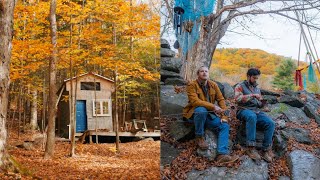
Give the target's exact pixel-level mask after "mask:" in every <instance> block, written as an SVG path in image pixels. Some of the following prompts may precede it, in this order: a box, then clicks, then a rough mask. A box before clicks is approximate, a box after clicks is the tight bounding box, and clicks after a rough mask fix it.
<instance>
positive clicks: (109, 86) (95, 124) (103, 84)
mask: <svg viewBox="0 0 320 180" xmlns="http://www.w3.org/2000/svg"><path fill="white" fill-rule="evenodd" d="M94 81H95V82H99V83H100V91H96V95H95V93H94V91H93V90H81V88H80V86H81V82H94ZM71 82H72V83H73V89H74V92H73V94H75V91H76V90H77V94H76V98H77V100H85V101H86V106H87V123H88V129H89V130H94V129H95V128H97V129H108V130H110V131H113V127H112V113H110V116H97V117H95V116H93V101H94V99H97V100H102V99H103V100H108V99H111V93H112V91H113V89H114V85H113V82H110V81H107V80H105V79H103V78H100V77H97V76H94V75H92V74H88V75H85V76H82V77H78V78H77V80H76V79H73V80H72V81H68V82H66V91H70V89H71ZM76 86H77V87H76ZM75 87H76V88H75ZM110 102H111V101H110ZM111 107H112V104H111Z"/></svg>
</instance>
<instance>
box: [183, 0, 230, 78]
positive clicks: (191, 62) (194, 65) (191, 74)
mask: <svg viewBox="0 0 320 180" xmlns="http://www.w3.org/2000/svg"><path fill="white" fill-rule="evenodd" d="M223 3H224V0H218V1H217V12H219V11H220V10H221V9H222V8H223ZM233 14H234V11H230V12H229V14H228V17H231V16H232V15H233ZM221 15H222V14H219V15H217V14H210V15H208V16H201V17H200V31H199V37H198V40H197V41H196V43H195V44H194V45H193V46H192V47H189V48H188V50H187V52H186V53H184V54H183V55H182V62H183V65H182V68H181V76H182V77H183V78H184V79H185V80H186V81H189V80H193V79H196V77H197V74H196V73H197V69H198V68H199V67H201V66H207V67H210V65H211V62H212V57H213V53H214V51H215V50H216V48H217V45H218V43H219V41H220V40H221V38H222V37H223V36H224V35H225V33H226V31H227V29H228V27H229V25H230V20H229V21H223V20H222V18H221ZM228 17H227V18H228ZM197 23H198V22H197ZM182 31H183V32H184V33H187V34H188V39H189V40H190V39H192V38H195V37H192V35H191V33H188V32H186V26H183V29H182Z"/></svg>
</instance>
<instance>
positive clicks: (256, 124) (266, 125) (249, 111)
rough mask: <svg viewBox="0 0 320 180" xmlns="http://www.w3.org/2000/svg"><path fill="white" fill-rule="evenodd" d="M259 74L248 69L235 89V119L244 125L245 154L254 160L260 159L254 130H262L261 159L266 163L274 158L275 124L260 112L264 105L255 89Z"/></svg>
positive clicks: (258, 91)
mask: <svg viewBox="0 0 320 180" xmlns="http://www.w3.org/2000/svg"><path fill="white" fill-rule="evenodd" d="M260 74H261V73H260V70H259V69H257V68H251V69H249V70H248V72H247V80H245V81H243V82H241V83H239V84H238V85H237V86H236V87H235V100H236V102H237V104H238V107H239V110H238V112H237V118H238V119H239V120H241V121H243V122H245V124H246V142H247V150H246V153H247V154H248V156H249V157H250V158H252V159H255V160H260V159H261V156H260V155H259V153H258V152H257V150H256V149H255V145H256V129H257V128H259V129H263V130H264V140H263V144H262V150H263V154H262V158H263V159H264V160H266V161H267V162H271V161H272V159H273V156H274V155H273V153H272V147H271V145H272V136H273V133H274V129H275V123H274V122H273V120H272V119H271V118H270V117H268V116H267V115H266V114H265V113H264V112H262V108H263V104H264V103H263V98H262V96H261V92H260V89H259V88H258V87H257V85H258V84H257V80H258V79H259V76H260Z"/></svg>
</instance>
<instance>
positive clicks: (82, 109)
mask: <svg viewBox="0 0 320 180" xmlns="http://www.w3.org/2000/svg"><path fill="white" fill-rule="evenodd" d="M76 113H77V118H76V132H77V133H78V132H84V131H86V130H87V127H88V126H87V110H86V101H83V100H77V112H76Z"/></svg>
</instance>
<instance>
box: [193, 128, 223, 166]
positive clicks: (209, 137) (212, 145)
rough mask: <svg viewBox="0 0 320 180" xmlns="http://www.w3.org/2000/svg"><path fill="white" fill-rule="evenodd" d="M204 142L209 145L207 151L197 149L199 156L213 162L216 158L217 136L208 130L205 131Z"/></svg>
mask: <svg viewBox="0 0 320 180" xmlns="http://www.w3.org/2000/svg"><path fill="white" fill-rule="evenodd" d="M205 140H206V142H207V143H208V145H209V149H208V150H201V149H199V148H198V149H197V153H198V155H199V156H202V157H205V158H208V159H209V160H210V161H213V160H214V159H215V158H216V156H217V146H218V139H217V136H216V135H215V134H214V133H213V132H212V131H210V130H205Z"/></svg>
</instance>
